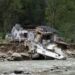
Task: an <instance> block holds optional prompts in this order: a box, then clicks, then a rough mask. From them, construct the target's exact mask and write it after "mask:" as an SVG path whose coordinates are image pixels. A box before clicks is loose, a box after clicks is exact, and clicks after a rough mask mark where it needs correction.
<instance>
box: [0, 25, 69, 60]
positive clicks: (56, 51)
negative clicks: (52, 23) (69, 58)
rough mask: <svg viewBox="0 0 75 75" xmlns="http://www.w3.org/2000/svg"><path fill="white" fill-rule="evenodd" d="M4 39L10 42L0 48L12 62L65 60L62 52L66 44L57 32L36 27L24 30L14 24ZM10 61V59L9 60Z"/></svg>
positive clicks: (45, 27) (43, 27)
mask: <svg viewBox="0 0 75 75" xmlns="http://www.w3.org/2000/svg"><path fill="white" fill-rule="evenodd" d="M10 35H11V36H9V35H8V34H7V35H6V39H7V40H10V39H11V40H10V42H12V43H11V44H9V45H8V46H7V45H6V46H0V51H1V52H6V53H7V54H9V55H10V56H11V57H12V58H13V59H14V60H18V59H20V60H22V59H25V58H27V59H50V58H53V59H65V54H64V50H65V49H67V46H68V44H67V43H65V42H64V41H63V40H62V39H61V38H60V37H58V31H57V30H55V29H53V28H50V27H47V26H38V27H36V28H35V29H34V30H29V29H27V30H25V29H23V28H22V27H21V26H20V25H18V24H16V25H15V26H14V27H13V28H12V30H11V33H10ZM9 59H10V58H9Z"/></svg>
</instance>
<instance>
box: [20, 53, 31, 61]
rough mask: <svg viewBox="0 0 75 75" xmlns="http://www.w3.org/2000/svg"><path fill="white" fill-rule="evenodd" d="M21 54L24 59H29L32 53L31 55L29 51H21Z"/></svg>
mask: <svg viewBox="0 0 75 75" xmlns="http://www.w3.org/2000/svg"><path fill="white" fill-rule="evenodd" d="M20 54H21V56H22V58H23V60H28V59H30V55H29V54H28V53H20Z"/></svg>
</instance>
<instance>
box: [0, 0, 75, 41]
mask: <svg viewBox="0 0 75 75" xmlns="http://www.w3.org/2000/svg"><path fill="white" fill-rule="evenodd" d="M16 23H19V24H21V25H50V26H51V27H54V28H56V29H57V30H58V31H59V32H60V35H61V36H63V37H65V38H66V39H67V40H73V41H75V0H0V32H1V33H6V32H9V31H10V30H11V28H12V26H13V25H14V24H16Z"/></svg>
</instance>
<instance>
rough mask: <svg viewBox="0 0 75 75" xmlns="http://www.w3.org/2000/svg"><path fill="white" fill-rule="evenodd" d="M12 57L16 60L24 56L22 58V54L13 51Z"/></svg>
mask: <svg viewBox="0 0 75 75" xmlns="http://www.w3.org/2000/svg"><path fill="white" fill-rule="evenodd" d="M12 58H13V60H15V61H20V60H23V58H22V56H21V54H20V53H13V54H12Z"/></svg>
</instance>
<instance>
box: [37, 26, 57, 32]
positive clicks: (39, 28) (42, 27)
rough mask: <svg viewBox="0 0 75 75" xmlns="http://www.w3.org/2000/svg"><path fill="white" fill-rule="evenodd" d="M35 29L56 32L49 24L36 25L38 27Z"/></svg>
mask: <svg viewBox="0 0 75 75" xmlns="http://www.w3.org/2000/svg"><path fill="white" fill-rule="evenodd" d="M36 29H37V30H38V31H41V32H48V33H49V32H50V33H58V31H57V30H56V29H54V28H52V27H50V26H38V27H36Z"/></svg>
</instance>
